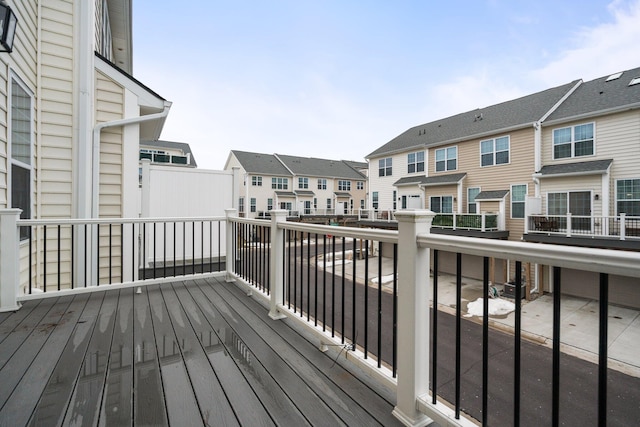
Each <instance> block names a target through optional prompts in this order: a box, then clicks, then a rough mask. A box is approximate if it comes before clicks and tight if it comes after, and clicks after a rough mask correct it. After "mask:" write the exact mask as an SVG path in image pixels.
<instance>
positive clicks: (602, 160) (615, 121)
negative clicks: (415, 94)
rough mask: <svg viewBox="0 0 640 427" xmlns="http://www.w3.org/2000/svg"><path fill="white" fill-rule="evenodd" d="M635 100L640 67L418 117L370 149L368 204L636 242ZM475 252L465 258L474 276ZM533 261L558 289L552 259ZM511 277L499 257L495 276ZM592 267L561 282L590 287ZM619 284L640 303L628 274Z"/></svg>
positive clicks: (566, 239)
mask: <svg viewBox="0 0 640 427" xmlns="http://www.w3.org/2000/svg"><path fill="white" fill-rule="evenodd" d="M639 106H640V69H638V68H636V69H632V70H627V71H624V72H618V73H615V74H612V75H607V76H603V77H601V78H598V79H595V80H592V81H589V82H583V81H582V80H576V81H573V82H571V83H568V84H565V85H562V86H558V87H555V88H551V89H548V90H545V91H541V92H538V93H534V94H532V95H528V96H525V97H522V98H518V99H515V100H511V101H507V102H504V103H500V104H496V105H493V106H489V107H486V108H481V109H477V110H473V111H468V112H465V113H462V114H458V115H455V116H451V117H448V118H444V119H441V120H437V121H434V122H430V123H426V124H422V125H419V126H415V127H412V128H411V129H409V130H407V131H406V132H404V133H402V134H401V135H399V136H398V137H396V138H394V139H392V140H391V141H389V142H388V143H386V144H385V145H383V146H381V147H380V148H378V149H377V150H375V151H373V152H372V153H370V154H369V155H368V156H367V157H366V158H367V160H368V161H369V165H370V170H369V188H370V192H371V197H370V207H371V208H372V209H375V210H379V211H384V210H392V211H393V210H399V209H407V208H420V209H424V208H426V209H430V210H432V211H434V212H436V213H437V214H438V215H437V216H436V217H435V219H434V222H433V227H432V232H434V233H446V234H457V235H467V236H474V237H484V238H500V239H509V240H516V241H519V240H527V241H532V242H540V243H555V244H574V245H581V246H592V247H605V248H612V249H627V250H640V240H638V239H637V238H634V237H635V236H637V235H638V234H640V233H638V231H637V230H638V229H639V228H640V227H639V226H638V225H639V223H638V221H640V216H638V215H639V214H640V211H639V209H640V180H638V177H639V175H638V171H640V143H639V142H640V128H639V126H640V111H639V110H638V107H639ZM447 257H448V258H447ZM444 259H445V262H444V263H445V264H446V265H448V266H449V267H450V268H452V266H454V265H455V260H454V259H453V258H452V254H447V255H445V258H444ZM479 262H480V257H469V259H467V260H466V261H465V263H466V267H465V268H466V273H467V274H468V275H469V276H471V277H476V276H478V274H479V272H480V268H479ZM492 262H493V260H492ZM445 269H446V267H445ZM526 270H527V271H526V272H525V280H526V281H527V282H528V283H529V285H530V288H529V289H530V290H533V291H539V292H542V291H552V290H553V277H552V272H551V271H550V269H549V268H548V267H547V266H541V265H527V266H526ZM572 273H573V272H570V274H572ZM514 275H515V271H514V269H513V262H511V261H510V260H504V261H503V262H502V263H498V265H496V266H495V270H494V271H492V280H493V281H496V282H498V283H499V282H501V281H505V282H508V281H510V280H512V279H513V277H514ZM591 276H592V277H589V278H586V277H582V276H576V277H575V279H574V280H569V284H568V285H567V286H565V287H564V288H563V292H567V293H571V294H575V295H580V296H589V297H593V296H595V295H594V292H595V289H597V286H596V283H595V281H596V280H597V278H596V277H595V275H591ZM585 281H586V282H585ZM584 283H589V286H587V287H585V286H584ZM612 289H615V292H614V293H615V295H616V296H615V297H614V299H615V300H616V302H619V303H622V304H631V305H634V306H638V305H640V299H639V298H638V297H637V296H636V295H634V292H633V291H632V289H631V284H630V283H627V282H623V281H620V280H617V279H616V280H613V281H612Z"/></svg>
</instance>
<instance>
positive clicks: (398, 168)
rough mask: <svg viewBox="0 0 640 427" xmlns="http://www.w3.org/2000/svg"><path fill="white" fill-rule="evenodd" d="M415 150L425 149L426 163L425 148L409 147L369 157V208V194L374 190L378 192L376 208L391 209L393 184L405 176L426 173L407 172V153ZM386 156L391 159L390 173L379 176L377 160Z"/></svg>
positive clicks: (370, 201)
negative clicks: (399, 151)
mask: <svg viewBox="0 0 640 427" xmlns="http://www.w3.org/2000/svg"><path fill="white" fill-rule="evenodd" d="M416 151H425V163H427V162H428V156H427V150H426V149H424V148H421V149H420V148H415V149H409V150H406V151H403V152H401V153H395V154H390V155H383V156H377V157H372V158H370V159H369V190H368V192H369V201H368V203H369V205H368V206H367V207H368V208H369V209H372V208H373V205H372V196H371V194H372V193H373V192H374V191H377V192H378V210H381V211H384V210H391V209H393V191H394V190H395V187H394V186H393V184H394V183H395V182H396V181H398V180H399V179H401V178H404V177H407V176H425V175H426V172H418V173H411V174H410V173H408V170H407V156H408V154H409V153H415V152H416ZM386 158H391V159H392V160H391V163H392V174H391V176H379V161H380V160H381V159H386ZM425 171H426V165H425ZM427 176H428V175H427ZM396 197H397V196H396Z"/></svg>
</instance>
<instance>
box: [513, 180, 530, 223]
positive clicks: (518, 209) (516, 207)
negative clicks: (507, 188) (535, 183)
mask: <svg viewBox="0 0 640 427" xmlns="http://www.w3.org/2000/svg"><path fill="white" fill-rule="evenodd" d="M526 197H527V184H518V185H512V186H511V218H524V201H525V198H526Z"/></svg>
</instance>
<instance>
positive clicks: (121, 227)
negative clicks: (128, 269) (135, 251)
mask: <svg viewBox="0 0 640 427" xmlns="http://www.w3.org/2000/svg"><path fill="white" fill-rule="evenodd" d="M72 234H73V229H72ZM120 281H121V282H124V223H121V224H120Z"/></svg>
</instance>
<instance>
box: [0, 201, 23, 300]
mask: <svg viewBox="0 0 640 427" xmlns="http://www.w3.org/2000/svg"><path fill="white" fill-rule="evenodd" d="M21 212H22V210H20V209H2V210H0V312H3V311H15V310H17V309H19V308H20V304H18V302H17V301H16V297H17V296H18V287H19V286H20V233H19V232H18V225H17V223H16V221H17V220H18V219H19V218H20V213H21Z"/></svg>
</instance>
